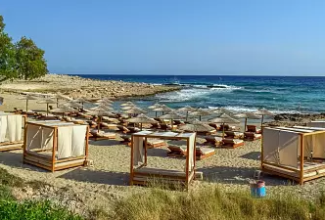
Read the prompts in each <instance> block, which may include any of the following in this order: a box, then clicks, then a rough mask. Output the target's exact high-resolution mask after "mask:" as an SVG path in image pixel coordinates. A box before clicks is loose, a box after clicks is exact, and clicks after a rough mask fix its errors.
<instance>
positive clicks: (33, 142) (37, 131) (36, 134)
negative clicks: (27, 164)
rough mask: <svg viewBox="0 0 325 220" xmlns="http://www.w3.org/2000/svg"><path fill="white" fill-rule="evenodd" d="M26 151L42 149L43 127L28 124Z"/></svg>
mask: <svg viewBox="0 0 325 220" xmlns="http://www.w3.org/2000/svg"><path fill="white" fill-rule="evenodd" d="M26 129H27V134H26V149H27V150H32V149H37V148H40V146H41V143H42V127H41V126H39V125H32V124H27V127H26Z"/></svg>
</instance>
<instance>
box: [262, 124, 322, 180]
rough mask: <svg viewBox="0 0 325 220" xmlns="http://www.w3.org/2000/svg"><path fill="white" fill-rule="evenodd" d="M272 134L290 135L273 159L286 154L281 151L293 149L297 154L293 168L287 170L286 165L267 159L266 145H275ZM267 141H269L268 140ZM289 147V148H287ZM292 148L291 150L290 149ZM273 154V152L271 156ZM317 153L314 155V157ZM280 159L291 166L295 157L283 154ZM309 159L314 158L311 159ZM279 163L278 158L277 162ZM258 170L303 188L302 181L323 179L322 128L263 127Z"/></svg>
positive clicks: (268, 154)
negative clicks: (295, 183)
mask: <svg viewBox="0 0 325 220" xmlns="http://www.w3.org/2000/svg"><path fill="white" fill-rule="evenodd" d="M269 131H271V132H269ZM272 132H275V134H276V132H279V135H280V133H281V132H282V133H287V134H291V135H292V136H293V137H294V136H295V137H294V139H295V140H293V138H292V139H291V140H290V139H288V140H287V141H286V142H285V144H284V146H282V149H278V152H277V153H275V154H277V156H279V155H281V152H280V151H281V150H286V149H285V148H286V147H287V148H291V149H294V147H295V146H296V147H297V149H296V152H297V158H296V159H297V163H296V164H297V166H288V165H287V164H281V163H275V162H271V161H270V160H269V159H268V158H267V157H268V156H270V155H271V154H272V153H271V154H270V152H269V153H266V152H267V151H268V149H267V147H266V146H267V145H269V146H270V144H271V146H272V145H274V146H275V145H276V144H277V143H276V140H274V139H275V138H272V137H271V135H272ZM270 137H271V140H272V141H270V140H268V138H270ZM290 145H291V146H290ZM294 145H295V146H294ZM273 153H274V152H273ZM316 153H317V155H316ZM283 155H284V157H288V158H289V160H290V161H291V163H292V162H293V163H294V162H295V161H294V160H295V159H294V157H295V154H294V153H293V154H292V153H290V152H287V153H286V154H283ZM313 155H316V156H314V157H313ZM279 160H280V161H281V158H279ZM261 169H262V171H263V172H265V173H269V174H272V175H277V176H281V177H285V178H288V179H291V180H293V181H296V182H298V183H299V184H300V185H302V184H304V182H306V181H310V180H313V179H317V178H319V177H323V176H325V128H316V127H303V126H294V127H274V128H271V127H264V128H263V138H262V141H261Z"/></svg>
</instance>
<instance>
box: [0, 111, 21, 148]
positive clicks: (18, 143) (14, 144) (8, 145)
mask: <svg viewBox="0 0 325 220" xmlns="http://www.w3.org/2000/svg"><path fill="white" fill-rule="evenodd" d="M17 115H19V114H17ZM22 116H23V124H22V128H21V129H26V122H27V115H22ZM22 137H23V135H22ZM23 138H24V137H23ZM23 145H24V141H23V140H21V141H15V142H10V141H7V142H2V143H0V152H4V151H12V150H21V149H22V148H23Z"/></svg>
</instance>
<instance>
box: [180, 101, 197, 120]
mask: <svg viewBox="0 0 325 220" xmlns="http://www.w3.org/2000/svg"><path fill="white" fill-rule="evenodd" d="M177 111H178V112H185V113H186V121H187V119H188V113H189V112H193V111H195V108H193V107H191V106H189V105H187V106H185V107H183V108H179V109H178V110H177Z"/></svg>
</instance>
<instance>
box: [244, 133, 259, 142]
mask: <svg viewBox="0 0 325 220" xmlns="http://www.w3.org/2000/svg"><path fill="white" fill-rule="evenodd" d="M244 135H245V138H244V139H245V140H246V141H255V140H258V139H261V138H262V135H261V134H256V133H255V132H245V133H244Z"/></svg>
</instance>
